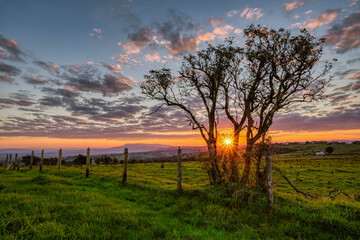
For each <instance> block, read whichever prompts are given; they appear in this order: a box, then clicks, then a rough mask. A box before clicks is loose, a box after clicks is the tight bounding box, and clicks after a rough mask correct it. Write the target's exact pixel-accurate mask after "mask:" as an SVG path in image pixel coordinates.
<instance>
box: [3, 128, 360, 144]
mask: <svg viewBox="0 0 360 240" xmlns="http://www.w3.org/2000/svg"><path fill="white" fill-rule="evenodd" d="M270 136H271V137H272V142H273V143H285V142H306V141H346V142H352V141H358V140H359V138H358V136H360V130H341V131H338V130H334V131H319V132H285V131H276V132H270ZM227 140H229V139H228V138H226V139H225V140H221V139H219V140H218V144H219V145H221V144H224V143H225V141H227ZM229 141H230V143H229V144H231V143H232V141H231V140H229ZM133 143H145V144H164V145H171V146H206V143H205V141H204V140H203V139H202V138H201V136H200V134H199V135H198V136H197V137H195V138H194V137H189V138H182V139H156V138H154V139H144V140H116V139H62V138H46V137H0V149H6V148H37V149H42V148H44V149H56V148H64V149H78V148H87V147H90V148H110V147H116V146H122V145H125V144H133ZM239 144H240V145H244V144H245V137H244V136H243V135H241V136H240V142H239Z"/></svg>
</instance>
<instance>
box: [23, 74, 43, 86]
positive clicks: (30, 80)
mask: <svg viewBox="0 0 360 240" xmlns="http://www.w3.org/2000/svg"><path fill="white" fill-rule="evenodd" d="M24 79H25V81H26V82H27V83H29V84H31V85H43V84H45V83H48V81H46V80H44V79H41V78H39V77H29V76H25V77H24Z"/></svg>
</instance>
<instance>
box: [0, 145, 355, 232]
mask: <svg viewBox="0 0 360 240" xmlns="http://www.w3.org/2000/svg"><path fill="white" fill-rule="evenodd" d="M334 153H335V152H334ZM274 165H276V166H278V167H280V168H281V169H283V170H284V172H285V173H286V174H287V175H288V177H289V178H290V179H291V180H292V181H293V182H294V184H296V186H298V187H299V188H301V189H302V190H305V191H308V192H309V193H312V194H315V195H321V196H327V194H328V193H329V191H331V190H332V189H340V190H342V191H344V192H346V193H347V194H349V195H350V196H351V197H352V198H354V197H355V198H358V197H359V192H358V191H359V189H360V178H359V176H360V158H359V156H358V155H353V156H349V155H348V156H346V155H343V156H335V155H334V156H309V157H305V156H300V157H296V156H292V157H290V156H282V155H279V156H274ZM297 172H298V174H297ZM55 173H56V167H47V166H45V171H44V172H43V173H39V172H38V171H37V167H34V168H33V170H28V169H25V168H22V169H21V170H20V171H5V170H4V169H3V168H2V169H1V170H0V181H1V183H0V236H1V237H0V238H2V239H64V238H65V239H75V238H80V239H265V238H267V239H359V238H360V202H359V201H356V200H349V199H347V198H346V197H345V196H343V195H339V196H338V197H336V198H335V199H328V198H326V197H322V198H319V199H306V198H305V197H304V196H302V195H299V194H297V193H296V192H295V191H294V190H293V189H292V188H290V186H289V185H288V184H287V183H286V182H285V181H284V180H283V179H281V180H280V179H279V175H278V173H276V172H274V181H275V182H276V187H275V204H276V211H275V213H274V216H273V218H271V219H269V218H268V216H267V208H266V197H265V194H264V193H261V192H259V191H248V190H241V189H240V190H237V191H236V192H235V194H234V196H231V194H230V193H229V192H228V191H227V188H226V187H224V186H209V185H208V179H207V175H206V173H205V172H204V170H202V169H201V163H199V162H186V163H183V188H184V192H183V194H181V195H179V194H177V193H176V191H175V189H176V164H175V163H165V167H164V168H160V163H148V164H130V165H129V172H128V183H127V184H126V185H123V184H121V183H120V181H121V174H122V165H116V166H104V165H101V166H92V167H91V170H90V178H88V179H86V178H85V168H80V167H74V166H72V167H63V171H62V173H61V174H60V175H59V176H58V175H56V174H55Z"/></svg>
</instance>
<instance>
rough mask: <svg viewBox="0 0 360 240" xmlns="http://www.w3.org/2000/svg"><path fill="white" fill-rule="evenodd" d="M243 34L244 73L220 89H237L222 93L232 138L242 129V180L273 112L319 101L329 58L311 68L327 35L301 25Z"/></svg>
mask: <svg viewBox="0 0 360 240" xmlns="http://www.w3.org/2000/svg"><path fill="white" fill-rule="evenodd" d="M244 36H245V39H246V44H245V46H246V47H245V49H244V60H243V61H242V65H243V67H242V68H243V71H242V72H241V74H240V73H239V74H234V75H233V76H234V77H233V79H232V81H231V84H228V85H226V88H225V91H224V92H225V94H226V92H227V91H228V92H231V91H232V92H235V93H236V95H235V97H230V95H228V96H225V100H226V101H228V102H226V101H225V112H226V114H227V117H228V118H229V119H230V121H231V122H232V123H233V126H234V137H235V138H238V136H239V135H238V133H239V132H240V130H241V129H246V150H245V151H246V152H245V155H244V160H245V167H244V171H243V175H242V178H241V182H242V183H243V184H246V183H248V182H249V174H250V169H251V157H252V152H253V147H254V144H255V143H256V142H257V141H258V140H259V139H260V138H261V136H262V135H264V134H266V132H267V131H268V130H269V128H270V126H271V125H272V123H273V118H274V115H275V113H276V112H278V111H280V110H282V109H286V108H288V107H289V106H291V105H292V104H294V103H299V102H311V101H314V100H318V99H321V98H322V96H323V90H324V88H325V86H326V85H327V83H328V82H329V81H328V80H324V79H322V77H324V76H325V75H326V74H327V73H328V72H329V70H330V69H331V67H332V63H333V61H331V62H323V63H324V65H323V66H322V67H320V68H321V70H320V71H319V70H316V69H315V68H314V66H315V65H316V64H317V63H318V62H319V61H320V58H321V56H322V52H323V44H324V42H325V39H322V38H320V39H317V38H315V37H313V36H312V35H311V34H310V33H309V32H307V31H306V30H305V29H304V30H302V31H301V33H300V34H299V35H297V36H292V35H291V33H290V31H288V30H284V29H279V30H277V31H276V30H273V29H268V28H267V27H261V26H257V27H255V26H253V25H251V26H249V27H248V28H247V29H245V30H244ZM232 87H233V88H234V90H231V88H232ZM227 89H230V91H229V90H227ZM229 102H232V104H230V103H229ZM232 106H235V107H232ZM234 109H235V110H236V111H235V110H234Z"/></svg>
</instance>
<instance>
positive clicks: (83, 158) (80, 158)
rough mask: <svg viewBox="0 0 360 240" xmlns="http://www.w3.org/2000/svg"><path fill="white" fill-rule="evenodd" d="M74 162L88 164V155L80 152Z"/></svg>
mask: <svg viewBox="0 0 360 240" xmlns="http://www.w3.org/2000/svg"><path fill="white" fill-rule="evenodd" d="M74 164H75V165H83V164H86V156H84V155H81V154H79V155H78V156H77V157H76V158H75V159H74Z"/></svg>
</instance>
